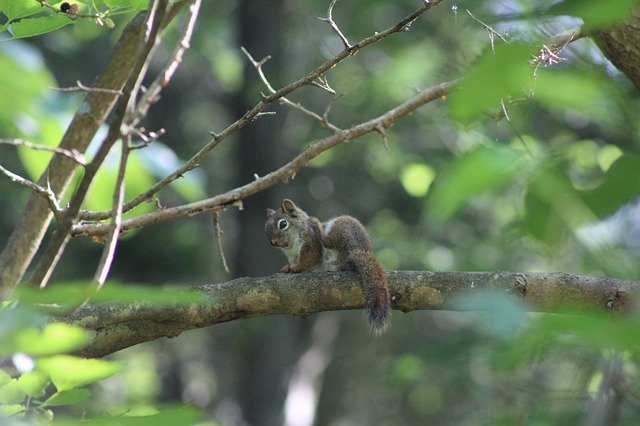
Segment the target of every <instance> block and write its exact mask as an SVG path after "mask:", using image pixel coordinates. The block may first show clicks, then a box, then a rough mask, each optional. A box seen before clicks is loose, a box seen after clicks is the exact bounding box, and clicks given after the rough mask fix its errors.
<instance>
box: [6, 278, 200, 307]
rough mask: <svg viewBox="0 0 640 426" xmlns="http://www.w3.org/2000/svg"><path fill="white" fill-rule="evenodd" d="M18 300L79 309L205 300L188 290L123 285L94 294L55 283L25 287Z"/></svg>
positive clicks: (86, 287) (84, 286)
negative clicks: (93, 305)
mask: <svg viewBox="0 0 640 426" xmlns="http://www.w3.org/2000/svg"><path fill="white" fill-rule="evenodd" d="M15 296H16V297H17V298H18V299H20V300H21V301H22V302H25V303H30V304H61V305H62V306H78V303H82V302H84V301H91V302H93V303H99V302H123V303H127V302H138V303H142V302H146V303H150V304H154V305H180V304H191V303H201V302H202V301H203V300H204V296H203V295H202V294H200V293H197V292H195V291H191V290H189V289H184V290H179V289H172V290H161V289H158V288H157V287H149V286H140V285H123V284H119V283H116V282H107V284H105V285H104V286H103V287H102V288H101V289H100V291H97V292H96V291H95V285H93V284H92V283H82V282H80V283H53V284H52V285H50V286H47V288H46V289H44V290H40V289H33V288H29V287H27V286H22V288H18V289H17V290H16V293H15Z"/></svg>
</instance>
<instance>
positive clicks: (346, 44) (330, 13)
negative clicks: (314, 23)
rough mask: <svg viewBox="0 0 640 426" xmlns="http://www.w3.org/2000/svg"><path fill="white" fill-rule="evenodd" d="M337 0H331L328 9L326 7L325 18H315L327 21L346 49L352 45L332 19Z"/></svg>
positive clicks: (349, 48)
mask: <svg viewBox="0 0 640 426" xmlns="http://www.w3.org/2000/svg"><path fill="white" fill-rule="evenodd" d="M337 2H338V0H331V3H329V9H327V17H326V18H321V17H318V18H317V19H319V20H321V21H325V22H327V23H329V25H330V26H331V29H332V30H333V31H334V32H335V33H336V34H337V35H338V37H340V41H341V42H342V44H343V45H344V48H345V49H346V50H351V48H352V47H353V46H351V44H349V40H347V38H346V37H345V36H344V34H342V31H340V28H338V25H337V24H336V23H335V21H334V20H333V7H334V6H335V5H336V3H337Z"/></svg>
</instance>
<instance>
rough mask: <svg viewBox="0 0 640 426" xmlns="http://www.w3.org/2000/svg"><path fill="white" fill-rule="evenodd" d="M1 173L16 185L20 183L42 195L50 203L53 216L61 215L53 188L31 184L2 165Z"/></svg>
mask: <svg viewBox="0 0 640 426" xmlns="http://www.w3.org/2000/svg"><path fill="white" fill-rule="evenodd" d="M0 173H1V174H3V175H5V176H6V177H8V178H9V179H11V181H13V182H15V183H18V184H20V185H23V186H26V187H27V188H29V189H31V190H32V191H35V192H37V193H38V194H40V195H42V196H43V197H44V198H45V199H46V200H47V202H48V203H49V207H50V208H51V211H52V212H53V214H54V215H55V216H56V217H58V215H59V214H60V212H61V211H62V210H61V209H60V205H59V204H58V200H57V199H56V194H54V193H53V191H52V190H51V188H43V187H41V186H40V185H38V184H37V183H34V182H31V181H30V180H29V179H25V178H23V177H22V176H19V175H17V174H15V173H13V172H11V171H9V170H7V169H5V168H4V167H2V166H1V165H0Z"/></svg>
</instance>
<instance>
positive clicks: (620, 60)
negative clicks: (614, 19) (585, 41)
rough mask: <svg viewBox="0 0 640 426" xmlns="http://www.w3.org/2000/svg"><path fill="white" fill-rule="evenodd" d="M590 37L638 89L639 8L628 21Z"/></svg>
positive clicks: (639, 63) (639, 49) (639, 75)
mask: <svg viewBox="0 0 640 426" xmlns="http://www.w3.org/2000/svg"><path fill="white" fill-rule="evenodd" d="M592 38H593V40H594V41H595V42H596V44H597V45H598V47H599V48H600V50H601V51H602V53H603V54H604V56H606V58H607V59H608V60H610V61H611V63H612V64H613V65H615V66H616V68H618V69H619V70H620V71H621V72H623V73H624V74H625V75H626V76H627V77H628V78H629V80H631V82H632V83H633V84H634V85H635V86H636V88H638V89H640V9H638V10H636V12H635V13H634V14H633V17H632V18H631V19H630V20H629V21H627V22H625V23H624V24H621V25H618V26H616V27H614V28H610V29H607V30H603V31H598V32H594V33H593V34H592Z"/></svg>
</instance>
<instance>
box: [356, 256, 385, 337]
mask: <svg viewBox="0 0 640 426" xmlns="http://www.w3.org/2000/svg"><path fill="white" fill-rule="evenodd" d="M350 260H351V262H352V263H353V265H354V267H355V270H356V272H357V273H358V275H360V279H361V280H362V284H363V286H364V295H365V310H366V312H367V319H368V322H369V327H370V328H371V332H372V333H373V334H375V335H379V334H381V333H382V332H383V331H384V330H385V329H386V328H387V326H388V325H389V314H390V309H391V302H390V300H389V285H388V284H387V273H386V272H385V271H384V269H383V268H382V265H380V263H379V262H378V260H377V259H376V258H375V256H374V254H373V252H371V251H361V252H360V254H358V255H357V256H353V258H352V259H350Z"/></svg>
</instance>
